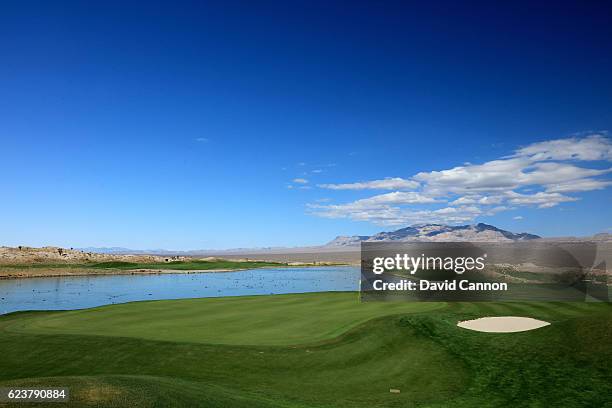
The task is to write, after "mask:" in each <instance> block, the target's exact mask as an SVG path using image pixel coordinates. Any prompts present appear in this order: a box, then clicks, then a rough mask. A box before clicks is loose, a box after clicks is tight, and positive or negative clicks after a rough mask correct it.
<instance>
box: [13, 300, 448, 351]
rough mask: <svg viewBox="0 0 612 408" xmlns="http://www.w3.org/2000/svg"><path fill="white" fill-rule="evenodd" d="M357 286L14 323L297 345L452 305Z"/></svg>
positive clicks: (41, 329)
mask: <svg viewBox="0 0 612 408" xmlns="http://www.w3.org/2000/svg"><path fill="white" fill-rule="evenodd" d="M358 299H359V298H358V295H357V294H356V293H322V294H312V293H310V294H298V295H276V296H239V297H229V298H204V299H187V300H168V301H166V300H164V301H150V302H136V303H127V304H120V305H112V306H103V307H99V308H94V309H87V310H76V311H70V312H62V313H50V314H47V315H46V316H44V318H41V317H38V316H37V314H32V317H31V318H23V319H20V320H19V321H18V323H15V324H12V325H11V326H10V328H11V330H19V331H22V332H27V333H45V334H56V333H61V334H68V333H69V334H81V335H91V334H93V335H101V336H114V337H135V338H143V339H148V340H164V341H174V342H193V343H208V344H243V345H296V344H304V343H313V342H317V341H322V340H327V339H331V338H333V337H336V336H338V335H340V334H342V333H344V332H346V331H347V330H348V329H350V328H352V327H355V326H356V325H358V324H360V323H363V322H365V321H367V320H370V319H372V318H375V317H379V316H384V315H390V314H402V313H417V312H426V311H431V310H436V309H440V308H443V307H444V304H438V303H425V302H423V303H405V302H394V303H382V302H372V303H364V304H360V303H359V301H358Z"/></svg>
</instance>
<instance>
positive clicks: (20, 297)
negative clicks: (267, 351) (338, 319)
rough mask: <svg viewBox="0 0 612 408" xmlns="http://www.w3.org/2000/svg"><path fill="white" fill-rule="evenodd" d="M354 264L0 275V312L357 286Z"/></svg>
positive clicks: (335, 289)
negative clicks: (149, 272) (154, 272)
mask: <svg viewBox="0 0 612 408" xmlns="http://www.w3.org/2000/svg"><path fill="white" fill-rule="evenodd" d="M359 278H360V271H359V268H358V267H354V266H340V267H308V268H262V269H250V270H246V271H236V272H193V273H188V274H187V273H176V274H160V275H98V276H62V277H49V278H25V279H5V280H0V314H6V313H10V312H15V311H21V310H73V309H84V308H88V307H95V306H101V305H108V304H113V303H125V302H133V301H137V300H160V299H184V298H200V297H220V296H245V295H271V294H282V293H305V292H328V291H357V290H359Z"/></svg>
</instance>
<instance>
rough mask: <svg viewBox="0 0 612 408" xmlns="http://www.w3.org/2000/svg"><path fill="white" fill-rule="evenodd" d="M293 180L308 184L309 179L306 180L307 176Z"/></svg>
mask: <svg viewBox="0 0 612 408" xmlns="http://www.w3.org/2000/svg"><path fill="white" fill-rule="evenodd" d="M293 182H294V183H298V184H307V183H308V180H306V179H305V178H294V179H293Z"/></svg>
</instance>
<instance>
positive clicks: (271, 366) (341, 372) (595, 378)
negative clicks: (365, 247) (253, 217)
mask: <svg viewBox="0 0 612 408" xmlns="http://www.w3.org/2000/svg"><path fill="white" fill-rule="evenodd" d="M236 299H237V298H224V299H212V300H214V301H208V300H209V299H207V301H204V300H201V301H195V300H184V301H159V302H142V303H133V304H128V305H115V306H109V307H103V308H97V309H92V310H89V311H87V312H82V313H75V312H43V313H40V312H39V313H15V314H12V315H8V316H4V317H0V350H2V357H1V358H0V386H5V385H12V386H35V385H41V386H42V385H45V386H48V385H58V386H59V385H63V386H69V387H71V390H72V401H71V403H69V404H67V406H92V407H93V406H96V407H123V406H134V407H166V406H168V407H172V406H177V407H179V406H180V407H182V406H203V407H318V408H319V407H374V406H376V407H417V406H418V407H474V406H481V407H507V406H512V407H522V406H525V407H548V406H562V407H605V406H610V405H611V404H612V397H611V396H612V348H611V346H610V344H612V308H611V307H610V306H609V305H607V304H584V303H574V304H569V303H568V304H558V303H557V304H555V303H480V304H470V303H460V304H449V305H447V306H445V307H442V306H443V305H435V304H434V306H436V307H439V308H438V309H436V310H419V308H420V307H422V306H420V305H428V304H422V303H411V304H390V303H378V304H360V303H358V301H357V297H356V295H355V294H346V293H336V294H331V293H326V294H310V295H282V296H262V297H250V298H248V299H243V302H237V301H236ZM238 299H239V298H238ZM429 305H432V304H429ZM164 306H165V307H164ZM364 308H371V309H367V312H366V311H364V310H366V309H364ZM402 308H403V310H402ZM164 313H165V314H164ZM214 315H217V318H214V317H210V316H214ZM496 315H519V316H531V317H535V318H539V319H542V320H547V321H550V322H552V323H553V324H552V325H551V326H547V327H545V328H542V329H539V330H535V331H531V332H523V333H513V334H491V333H478V332H473V331H469V330H462V329H459V328H457V327H456V322H457V320H464V319H468V318H474V317H481V316H496ZM202 316H209V317H206V318H203V317H202ZM155 317H157V318H158V319H157V320H159V321H163V322H164V323H161V325H162V326H164V325H166V326H167V327H173V331H174V333H172V336H171V337H172V339H170V337H168V338H166V339H157V340H154V339H152V336H153V335H154V333H156V330H151V329H149V328H148V326H149V325H151V324H155V322H156V319H155ZM170 320H177V321H176V322H173V321H170ZM296 320H297V321H298V322H296ZM300 320H301V321H302V322H299V321H300ZM128 326H134V327H133V328H130V327H128ZM75 327H76V328H78V330H77V332H75V331H74V330H75ZM103 327H105V328H106V330H107V332H105V333H103V332H102V328H103ZM81 328H82V329H81ZM159 328H160V327H158V329H159ZM240 328H242V330H240ZM334 328H335V329H334ZM88 331H92V332H91V333H89V332H88ZM295 331H303V332H304V333H305V334H301V335H300V334H298V335H297V336H296V333H294V332H295ZM139 332H140V333H141V335H140V336H139V335H138V333H139ZM217 332H222V333H223V334H218V333H217ZM321 333H325V334H321ZM92 334H93V335H92ZM195 335H197V336H198V337H199V341H198V342H195V341H196V340H194V336H195ZM274 339H280V340H274ZM209 342H210V343H225V344H207V343H209ZM254 344H259V345H254ZM296 344H300V345H296ZM391 388H394V389H399V390H401V393H399V394H395V393H390V392H389V389H391ZM15 406H27V405H26V404H15ZM32 406H42V405H41V404H36V405H34V404H32ZM49 406H57V404H55V405H54V404H49Z"/></svg>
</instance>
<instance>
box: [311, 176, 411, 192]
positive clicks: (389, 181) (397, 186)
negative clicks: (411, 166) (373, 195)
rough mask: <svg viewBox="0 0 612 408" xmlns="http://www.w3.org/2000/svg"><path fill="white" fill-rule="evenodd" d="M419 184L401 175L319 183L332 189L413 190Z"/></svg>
mask: <svg viewBox="0 0 612 408" xmlns="http://www.w3.org/2000/svg"><path fill="white" fill-rule="evenodd" d="M418 186H419V182H418V181H414V180H405V179H402V178H399V177H394V178H385V179H383V180H372V181H361V182H357V183H344V184H319V186H318V187H321V188H327V189H330V190H412V189H415V188H417V187H418Z"/></svg>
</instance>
